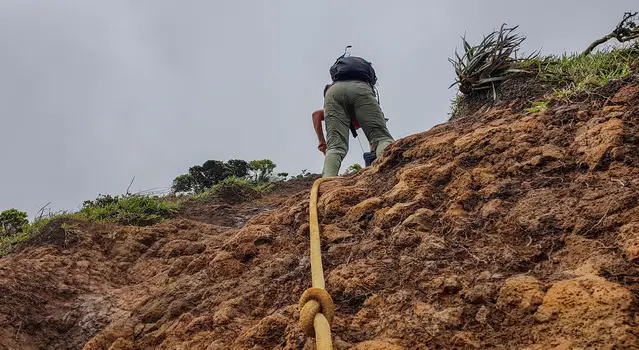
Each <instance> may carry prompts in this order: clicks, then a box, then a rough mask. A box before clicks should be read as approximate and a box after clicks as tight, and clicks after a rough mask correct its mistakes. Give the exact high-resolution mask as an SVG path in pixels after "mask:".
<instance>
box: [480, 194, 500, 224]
mask: <svg viewBox="0 0 639 350" xmlns="http://www.w3.org/2000/svg"><path fill="white" fill-rule="evenodd" d="M501 203H502V201H501V199H492V200H490V201H488V202H487V203H486V204H484V205H482V207H481V210H480V213H481V217H482V218H484V219H485V218H488V217H490V216H493V215H495V214H497V213H499V209H500V208H501Z"/></svg>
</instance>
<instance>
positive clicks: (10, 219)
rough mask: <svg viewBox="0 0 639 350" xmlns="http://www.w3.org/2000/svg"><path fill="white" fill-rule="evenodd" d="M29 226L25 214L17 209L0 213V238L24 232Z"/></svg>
mask: <svg viewBox="0 0 639 350" xmlns="http://www.w3.org/2000/svg"><path fill="white" fill-rule="evenodd" d="M28 224H29V220H27V213H25V212H23V211H19V210H17V209H8V210H5V211H3V212H2V213H0V236H13V235H15V234H17V233H20V232H22V231H23V230H24V228H25V226H26V225H28Z"/></svg>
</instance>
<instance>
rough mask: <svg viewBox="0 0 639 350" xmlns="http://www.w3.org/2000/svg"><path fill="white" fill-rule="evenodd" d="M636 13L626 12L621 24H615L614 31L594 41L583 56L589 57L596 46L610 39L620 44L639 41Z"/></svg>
mask: <svg viewBox="0 0 639 350" xmlns="http://www.w3.org/2000/svg"><path fill="white" fill-rule="evenodd" d="M638 14H639V13H638V12H626V13H624V15H623V18H622V19H621V22H619V24H617V27H616V28H615V30H613V31H612V32H611V33H610V34H608V35H606V36H604V37H603V38H600V39H597V40H595V41H594V42H593V43H592V44H590V46H588V48H587V49H586V50H584V52H583V53H582V55H583V56H586V55H589V54H590V53H591V52H592V51H593V50H594V49H595V48H596V47H597V46H599V45H601V44H603V43H605V42H607V41H608V40H610V39H613V38H614V39H617V41H619V42H620V43H624V42H627V41H631V40H634V39H639V25H638V24H637V22H636V21H637V20H639V18H638V17H637V15H638Z"/></svg>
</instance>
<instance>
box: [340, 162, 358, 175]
mask: <svg viewBox="0 0 639 350" xmlns="http://www.w3.org/2000/svg"><path fill="white" fill-rule="evenodd" d="M361 170H362V166H361V165H359V164H358V163H355V164H353V165H351V166H349V167H348V168H346V172H344V174H345V175H351V174H356V173H358V172H360V171H361Z"/></svg>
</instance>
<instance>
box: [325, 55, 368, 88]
mask: <svg viewBox="0 0 639 350" xmlns="http://www.w3.org/2000/svg"><path fill="white" fill-rule="evenodd" d="M330 73H331V79H332V80H333V81H334V82H335V81H346V80H359V81H363V82H367V83H369V84H370V85H371V86H375V84H377V76H376V75H375V69H373V66H372V65H371V63H370V62H368V61H367V60H365V59H363V58H361V57H354V56H346V55H343V56H341V57H340V58H338V59H337V60H336V61H335V63H333V66H331V69H330Z"/></svg>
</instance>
